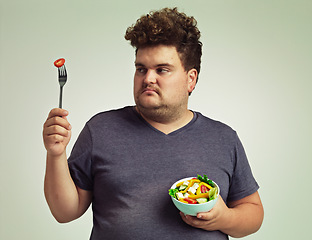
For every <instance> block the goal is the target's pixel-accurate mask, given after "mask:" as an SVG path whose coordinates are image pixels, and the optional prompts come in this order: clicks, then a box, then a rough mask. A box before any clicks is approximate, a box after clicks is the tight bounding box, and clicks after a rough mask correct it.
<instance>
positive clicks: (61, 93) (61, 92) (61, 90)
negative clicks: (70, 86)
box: [59, 86, 63, 108]
mask: <svg viewBox="0 0 312 240" xmlns="http://www.w3.org/2000/svg"><path fill="white" fill-rule="evenodd" d="M62 101H63V86H60V100H59V108H62Z"/></svg>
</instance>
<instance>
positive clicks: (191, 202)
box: [184, 198, 197, 204]
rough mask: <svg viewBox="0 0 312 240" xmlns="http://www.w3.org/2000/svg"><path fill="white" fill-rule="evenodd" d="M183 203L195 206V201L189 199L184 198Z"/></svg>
mask: <svg viewBox="0 0 312 240" xmlns="http://www.w3.org/2000/svg"><path fill="white" fill-rule="evenodd" d="M184 201H186V202H188V203H189V204H197V201H196V200H194V199H191V198H184Z"/></svg>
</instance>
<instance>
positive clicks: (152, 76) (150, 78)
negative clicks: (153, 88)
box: [144, 69, 157, 84]
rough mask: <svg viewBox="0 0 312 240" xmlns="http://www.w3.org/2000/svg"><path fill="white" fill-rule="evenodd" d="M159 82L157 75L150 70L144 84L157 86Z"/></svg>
mask: <svg viewBox="0 0 312 240" xmlns="http://www.w3.org/2000/svg"><path fill="white" fill-rule="evenodd" d="M156 82H157V74H156V73H155V71H153V70H151V69H149V70H147V72H146V74H145V76H144V83H146V84H155V83H156Z"/></svg>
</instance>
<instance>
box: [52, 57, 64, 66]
mask: <svg viewBox="0 0 312 240" xmlns="http://www.w3.org/2000/svg"><path fill="white" fill-rule="evenodd" d="M64 63H65V59H64V58H60V59H57V60H56V61H55V62H54V66H55V67H57V68H60V67H62V66H63V65H64Z"/></svg>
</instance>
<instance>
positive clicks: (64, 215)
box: [43, 108, 92, 223]
mask: <svg viewBox="0 0 312 240" xmlns="http://www.w3.org/2000/svg"><path fill="white" fill-rule="evenodd" d="M67 115H68V113H67V111H65V110H63V109H59V108H56V109H53V110H51V112H50V113H49V116H48V119H47V120H46V122H45V124H44V126H43V140H44V145H45V148H46V149H47V162H46V174H45V181H44V193H45V197H46V200H47V203H48V205H49V207H50V210H51V212H52V214H53V216H54V217H55V219H56V220H57V221H58V222H61V223H64V222H69V221H72V220H74V219H76V218H78V217H80V216H81V215H82V214H83V213H84V212H85V211H86V210H87V209H88V207H89V205H90V203H91V199H92V192H90V191H85V190H82V189H80V188H78V187H76V185H75V184H74V182H73V180H72V178H71V176H70V172H69V168H68V163H67V156H66V146H67V144H68V142H69V140H70V136H71V126H70V124H69V122H68V121H67V118H66V116H67Z"/></svg>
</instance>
